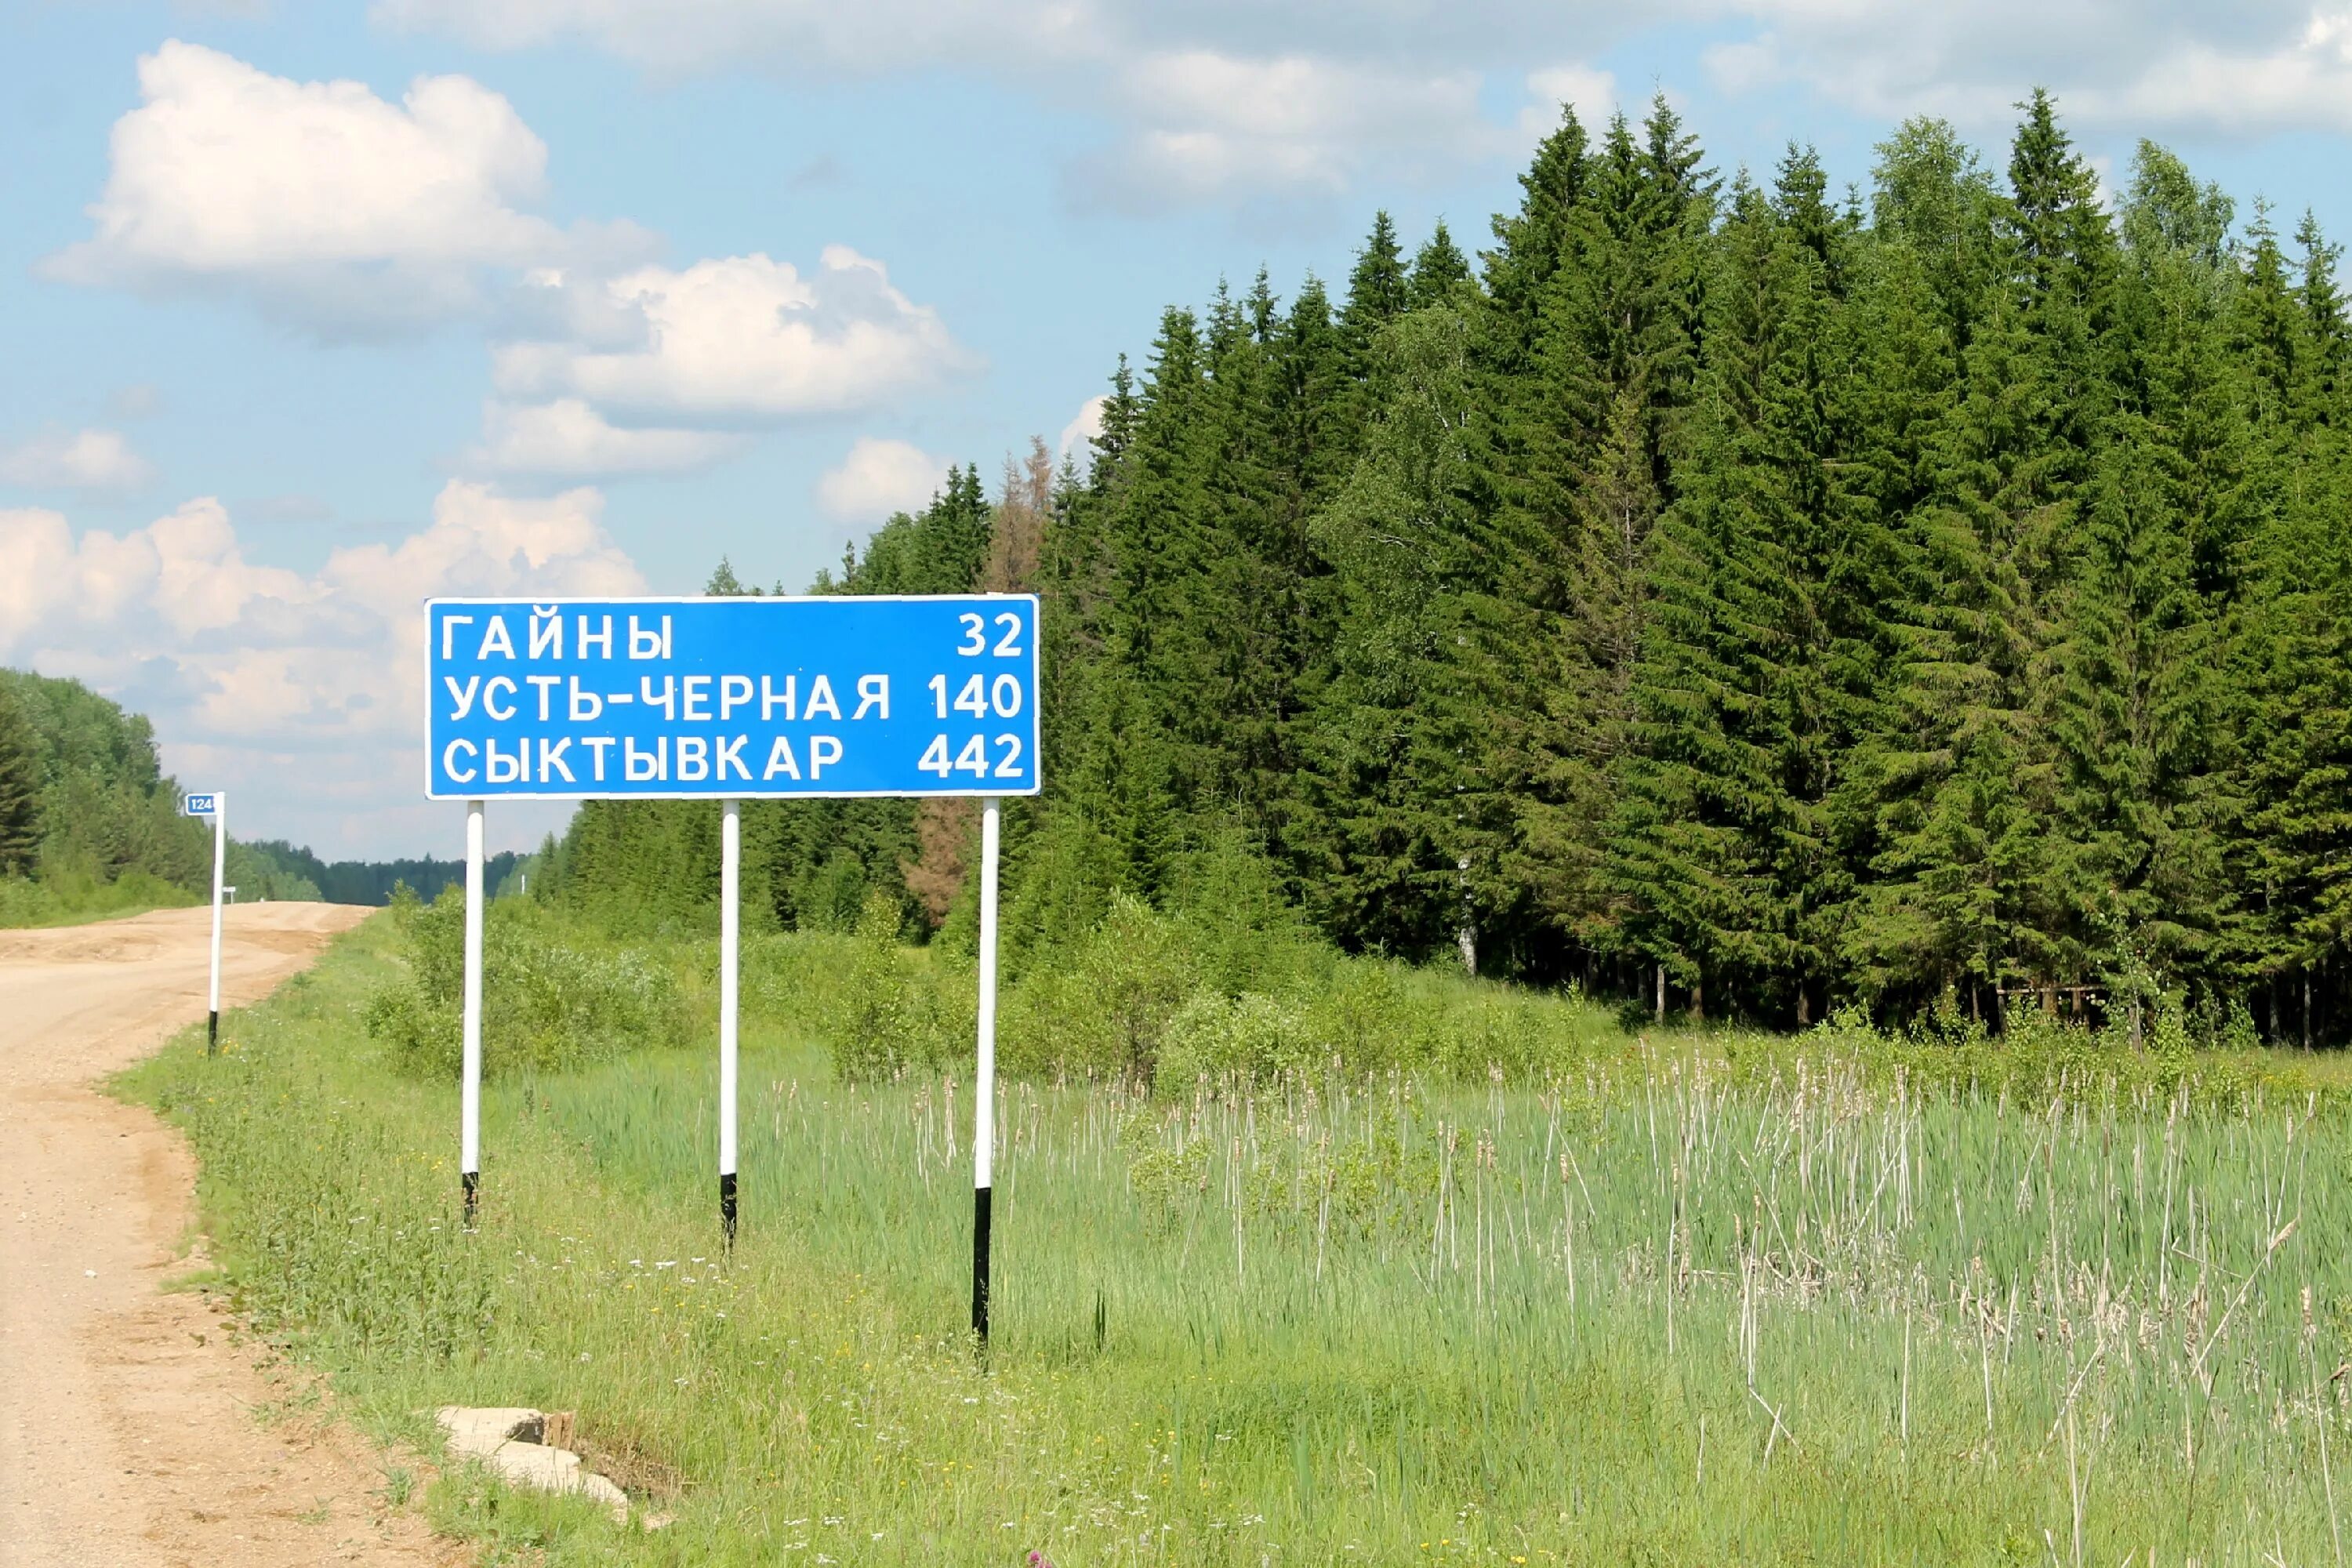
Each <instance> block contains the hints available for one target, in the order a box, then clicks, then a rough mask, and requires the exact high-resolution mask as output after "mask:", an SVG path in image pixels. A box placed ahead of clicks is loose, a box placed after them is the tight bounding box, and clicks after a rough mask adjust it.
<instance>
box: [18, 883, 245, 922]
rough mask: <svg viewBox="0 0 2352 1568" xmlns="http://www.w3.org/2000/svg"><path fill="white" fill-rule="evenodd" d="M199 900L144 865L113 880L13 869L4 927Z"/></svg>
mask: <svg viewBox="0 0 2352 1568" xmlns="http://www.w3.org/2000/svg"><path fill="white" fill-rule="evenodd" d="M199 901H200V900H197V899H196V898H195V896H194V895H193V894H191V893H190V892H188V891H187V889H184V888H180V887H176V886H174V885H173V884H172V883H170V882H167V881H165V880H163V879H162V878H161V877H156V876H152V875H150V874H149V873H147V872H145V871H141V870H130V871H125V872H124V873H123V874H122V875H121V876H120V877H118V878H116V879H114V880H112V881H110V882H108V881H100V879H98V878H96V877H93V876H91V875H89V873H87V872H83V871H59V872H56V873H53V874H50V875H47V876H44V877H40V878H38V879H31V878H26V877H21V876H18V875H16V874H15V873H13V872H12V873H10V874H9V875H6V876H0V930H8V929H12V928H21V927H26V926H62V925H79V924H82V923H83V922H85V921H103V920H113V919H116V918H117V917H119V916H122V915H135V914H143V913H145V912H146V911H147V910H162V909H176V908H179V907H181V906H183V905H186V904H193V903H196V902H199Z"/></svg>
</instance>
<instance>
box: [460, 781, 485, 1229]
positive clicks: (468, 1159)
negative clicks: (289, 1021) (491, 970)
mask: <svg viewBox="0 0 2352 1568" xmlns="http://www.w3.org/2000/svg"><path fill="white" fill-rule="evenodd" d="M465 1005H466V1024H465V1029H466V1033H465V1075H466V1076H465V1082H464V1085H463V1087H461V1088H460V1089H458V1091H457V1180H458V1181H459V1182H460V1183H462V1184H464V1186H465V1190H466V1224H467V1227H468V1228H470V1227H471V1226H473V1223H474V1211H475V1209H476V1207H477V1206H478V1205H479V1204H480V1202H481V1197H482V803H481V802H480V801H478V800H469V801H467V803H466V1004H465Z"/></svg>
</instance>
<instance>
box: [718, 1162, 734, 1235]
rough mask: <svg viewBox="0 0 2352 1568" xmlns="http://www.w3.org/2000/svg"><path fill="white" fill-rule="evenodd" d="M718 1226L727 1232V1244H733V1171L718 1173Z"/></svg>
mask: <svg viewBox="0 0 2352 1568" xmlns="http://www.w3.org/2000/svg"><path fill="white" fill-rule="evenodd" d="M719 1229H721V1230H723V1231H725V1232H726V1233H727V1245H728V1246H730V1247H732V1246H734V1245H735V1173H734V1172H732V1171H722V1172H720V1173H719Z"/></svg>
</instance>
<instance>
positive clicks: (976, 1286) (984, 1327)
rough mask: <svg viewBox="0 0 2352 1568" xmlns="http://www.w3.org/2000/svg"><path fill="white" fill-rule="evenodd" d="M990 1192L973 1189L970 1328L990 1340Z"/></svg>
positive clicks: (983, 1340) (982, 1339) (984, 1189)
mask: <svg viewBox="0 0 2352 1568" xmlns="http://www.w3.org/2000/svg"><path fill="white" fill-rule="evenodd" d="M988 1194H989V1190H988V1189H987V1188H986V1187H974V1188H972V1190H971V1331H972V1332H973V1333H975V1334H977V1335H979V1336H980V1342H981V1344H982V1346H985V1345H986V1344H987V1343H988Z"/></svg>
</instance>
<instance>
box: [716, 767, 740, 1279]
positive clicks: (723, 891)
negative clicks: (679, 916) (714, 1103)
mask: <svg viewBox="0 0 2352 1568" xmlns="http://www.w3.org/2000/svg"><path fill="white" fill-rule="evenodd" d="M742 882H743V806H742V803H741V802H740V801H732V800H730V801H726V802H723V803H721V811H720V816H719V1229H721V1230H723V1231H724V1232H726V1233H727V1245H728V1246H729V1247H730V1248H731V1247H733V1246H734V1245H735V1045H736V1037H735V1000H736V968H737V964H736V960H737V956H738V954H739V952H740V946H741V930H742V926H741V916H742V908H741V906H742V902H743V900H742Z"/></svg>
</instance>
